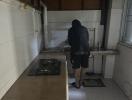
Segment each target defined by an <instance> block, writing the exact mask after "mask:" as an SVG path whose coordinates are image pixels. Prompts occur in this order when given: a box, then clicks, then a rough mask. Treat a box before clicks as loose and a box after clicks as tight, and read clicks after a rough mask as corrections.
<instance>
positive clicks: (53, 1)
mask: <svg viewBox="0 0 132 100" xmlns="http://www.w3.org/2000/svg"><path fill="white" fill-rule="evenodd" d="M43 2H44V4H45V5H46V6H47V8H48V10H60V0H43Z"/></svg>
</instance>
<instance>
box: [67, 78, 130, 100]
mask: <svg viewBox="0 0 132 100" xmlns="http://www.w3.org/2000/svg"><path fill="white" fill-rule="evenodd" d="M73 81H74V80H73V79H72V78H69V82H70V83H71V82H73ZM103 82H104V83H105V85H106V87H81V88H80V89H75V88H73V87H71V86H69V98H70V99H69V100H128V99H127V97H126V96H125V95H124V94H123V92H122V91H121V89H120V88H119V87H118V86H117V85H116V84H115V83H114V82H113V81H112V80H108V79H104V80H103Z"/></svg>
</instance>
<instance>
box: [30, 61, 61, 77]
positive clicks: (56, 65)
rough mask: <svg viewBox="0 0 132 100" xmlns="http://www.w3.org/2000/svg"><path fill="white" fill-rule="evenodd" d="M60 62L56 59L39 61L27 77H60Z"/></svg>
mask: <svg viewBox="0 0 132 100" xmlns="http://www.w3.org/2000/svg"><path fill="white" fill-rule="evenodd" d="M60 72H61V62H60V61H59V60H57V59H39V60H38V61H37V62H36V63H35V64H34V65H33V66H32V67H31V69H30V71H29V74H28V75H29V76H39V75H60Z"/></svg>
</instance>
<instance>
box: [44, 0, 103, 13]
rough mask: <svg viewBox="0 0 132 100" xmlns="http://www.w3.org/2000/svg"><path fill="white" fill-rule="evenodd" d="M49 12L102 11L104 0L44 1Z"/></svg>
mask: <svg viewBox="0 0 132 100" xmlns="http://www.w3.org/2000/svg"><path fill="white" fill-rule="evenodd" d="M42 1H43V2H44V3H45V5H46V6H47V8H48V10H52V11H54V10H58V11H59V10H100V9H101V3H102V0H42Z"/></svg>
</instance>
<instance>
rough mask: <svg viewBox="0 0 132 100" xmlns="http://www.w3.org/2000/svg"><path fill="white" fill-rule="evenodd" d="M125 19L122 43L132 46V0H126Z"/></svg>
mask: <svg viewBox="0 0 132 100" xmlns="http://www.w3.org/2000/svg"><path fill="white" fill-rule="evenodd" d="M123 19H124V20H123V21H122V31H121V33H122V38H121V41H122V42H125V43H127V44H130V45H132V0H126V3H125V6H124V17H123Z"/></svg>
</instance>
